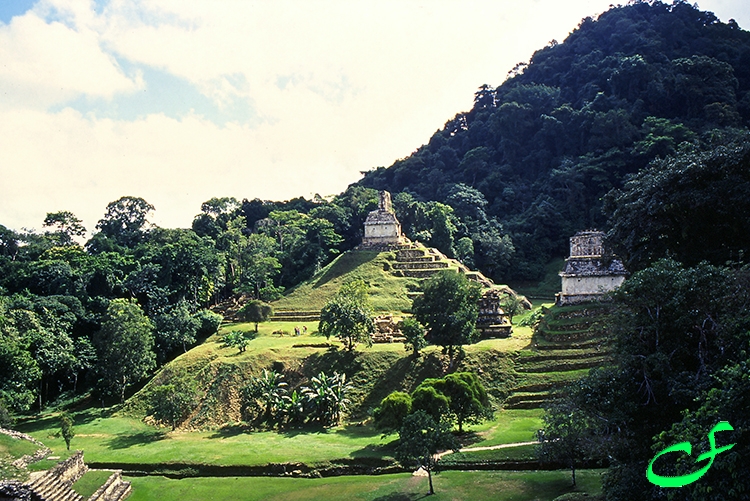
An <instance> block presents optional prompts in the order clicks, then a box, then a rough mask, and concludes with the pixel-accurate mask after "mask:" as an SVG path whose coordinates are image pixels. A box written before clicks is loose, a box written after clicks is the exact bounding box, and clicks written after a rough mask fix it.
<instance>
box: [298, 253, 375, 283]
mask: <svg viewBox="0 0 750 501" xmlns="http://www.w3.org/2000/svg"><path fill="white" fill-rule="evenodd" d="M376 257H378V252H373V251H359V252H348V253H346V254H342V255H341V256H339V257H338V259H336V262H335V263H334V264H333V266H331V267H330V268H328V270H327V271H326V272H325V273H324V274H323V276H322V277H320V278H319V279H318V280H317V281H316V282H315V284H314V285H313V289H317V288H318V287H320V286H322V285H325V284H326V283H328V282H330V281H331V280H333V279H334V278H336V277H340V276H343V275H346V274H347V273H350V272H351V271H353V270H354V269H356V268H357V267H359V266H361V265H363V264H365V263H367V262H369V261H372V260H373V259H375V258H376Z"/></svg>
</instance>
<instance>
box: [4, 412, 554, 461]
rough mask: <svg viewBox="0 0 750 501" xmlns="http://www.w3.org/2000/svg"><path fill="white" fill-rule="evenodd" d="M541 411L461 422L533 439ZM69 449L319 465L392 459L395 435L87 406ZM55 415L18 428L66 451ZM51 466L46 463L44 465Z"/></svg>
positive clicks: (484, 439)
mask: <svg viewBox="0 0 750 501" xmlns="http://www.w3.org/2000/svg"><path fill="white" fill-rule="evenodd" d="M541 414H542V411H541V410H539V409H529V410H522V409H519V410H508V411H499V412H497V413H496V414H495V418H494V419H493V420H492V421H487V422H485V423H481V424H479V425H473V426H469V427H467V429H468V430H469V431H470V432H471V435H470V436H469V437H470V438H471V441H472V442H473V443H472V445H473V446H490V445H497V444H507V443H514V442H525V441H530V440H534V437H535V433H536V430H538V429H539V428H540V427H541V423H542V421H541ZM74 419H75V431H76V436H75V437H74V438H73V440H72V442H71V449H72V450H75V449H82V450H83V451H84V453H85V457H86V461H87V462H98V463H121V464H168V463H193V464H205V465H219V466H241V465H248V466H257V465H265V464H268V463H292V462H301V463H305V464H308V465H316V464H321V463H324V462H327V461H332V460H337V459H353V458H371V457H392V455H393V448H394V446H395V441H396V440H397V438H398V436H397V435H396V434H391V435H386V436H383V435H382V434H381V433H380V432H378V431H376V430H375V429H373V428H372V426H370V425H364V426H357V425H351V424H350V425H344V426H338V427H335V428H330V429H325V430H322V429H319V430H313V429H302V430H285V431H253V432H251V431H248V430H245V429H243V428H241V427H239V426H228V427H225V428H222V429H218V430H215V431H192V432H184V431H176V432H172V431H170V430H169V429H167V428H158V427H155V426H151V425H148V424H146V423H144V422H142V421H140V420H137V419H133V418H129V417H122V416H108V415H107V414H106V412H105V413H102V411H101V410H98V409H91V410H88V411H85V412H81V413H77V414H74ZM58 421H59V420H58V418H57V416H48V417H46V418H42V419H37V420H33V421H29V422H26V423H22V424H21V425H19V426H18V428H19V429H20V430H22V431H24V432H26V433H29V434H30V435H32V436H33V437H34V438H37V439H38V440H40V441H42V442H43V443H45V444H46V445H47V446H48V447H50V448H51V449H52V452H53V455H55V456H60V457H62V458H66V457H68V456H69V455H70V451H67V449H66V447H65V441H64V440H63V439H62V437H60V436H59V423H58ZM49 466H51V465H49Z"/></svg>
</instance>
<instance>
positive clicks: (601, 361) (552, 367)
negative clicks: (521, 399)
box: [516, 356, 610, 372]
mask: <svg viewBox="0 0 750 501" xmlns="http://www.w3.org/2000/svg"><path fill="white" fill-rule="evenodd" d="M609 360H610V359H609V357H607V356H599V357H594V358H589V359H585V360H576V361H568V360H543V361H539V362H530V363H524V364H523V365H521V366H520V367H516V372H565V371H573V370H578V369H591V368H592V367H600V366H602V365H606V364H607V362H609Z"/></svg>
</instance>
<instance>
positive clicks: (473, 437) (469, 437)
mask: <svg viewBox="0 0 750 501" xmlns="http://www.w3.org/2000/svg"><path fill="white" fill-rule="evenodd" d="M455 436H456V440H458V443H459V444H460V445H461V447H467V446H469V445H471V444H476V443H477V442H480V441H482V440H483V438H482V437H481V436H479V434H478V433H477V432H475V431H465V432H463V433H460V434H459V433H458V432H456V434H455Z"/></svg>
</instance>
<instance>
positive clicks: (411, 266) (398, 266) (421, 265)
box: [392, 261, 449, 270]
mask: <svg viewBox="0 0 750 501" xmlns="http://www.w3.org/2000/svg"><path fill="white" fill-rule="evenodd" d="M392 266H393V269H394V270H425V269H431V268H448V267H449V266H448V263H447V262H445V261H399V262H395V263H393V264H392Z"/></svg>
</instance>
